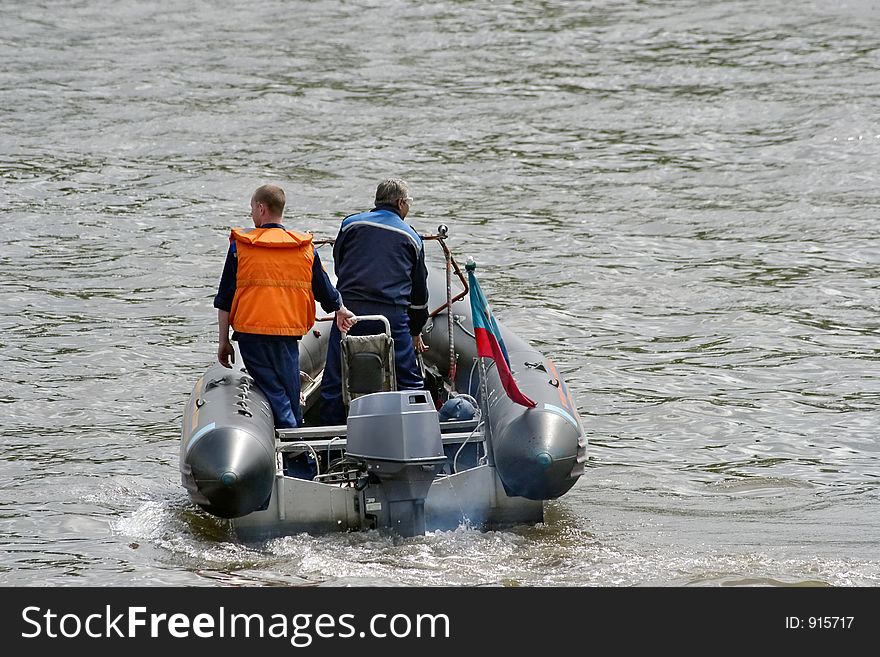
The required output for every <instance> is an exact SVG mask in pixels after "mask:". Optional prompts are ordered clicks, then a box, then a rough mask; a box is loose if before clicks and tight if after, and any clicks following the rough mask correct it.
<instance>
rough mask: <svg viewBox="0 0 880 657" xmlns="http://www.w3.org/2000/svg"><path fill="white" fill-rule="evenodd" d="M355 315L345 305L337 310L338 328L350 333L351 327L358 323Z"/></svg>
mask: <svg viewBox="0 0 880 657" xmlns="http://www.w3.org/2000/svg"><path fill="white" fill-rule="evenodd" d="M354 316H355V315H354V313H353V312H351V311H350V310H349V309H348V308H346V307H345V306H342V307H341V308H340V309H339V310H337V311H336V328H338V329H339V330H340V331H341V332H342V333H348V332H349V331H350V330H351V327H352V326H354V325H355V324H356V323H357V319H354Z"/></svg>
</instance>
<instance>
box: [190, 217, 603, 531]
mask: <svg viewBox="0 0 880 657" xmlns="http://www.w3.org/2000/svg"><path fill="white" fill-rule="evenodd" d="M446 238H447V231H446V228H445V227H444V226H441V227H440V228H439V229H438V232H437V234H436V235H429V236H424V240H425V241H426V243H427V242H429V241H436V242H437V243H438V244H439V245H440V246H441V247H442V250H443V253H444V261H445V271H444V268H437V269H436V270H431V271H429V280H428V282H429V295H430V300H431V306H432V307H434V306H436V307H434V308H433V310H432V311H431V312H430V319H429V320H428V323H427V324H426V326H425V328H424V330H423V338H424V341H425V343H426V344H427V345H428V351H427V352H426V353H425V354H423V355H422V366H423V371H424V374H425V381H426V389H425V390H418V391H414V390H396V389H395V385H394V381H393V376H392V374H393V344H392V346H391V349H390V352H391V353H390V356H391V358H392V360H391V361H390V362H389V361H388V349H387V348H386V349H385V350H384V351H383V350H382V344H383V342H387V341H389V340H390V336H383V335H381V334H380V335H379V336H377V339H376V340H374V341H373V343H372V344H362V345H348V346H349V347H351V348H349V349H346V344H345V338H344V339H343V356H344V358H343V378H344V380H345V383H344V392H346V393H347V394H346V400H347V401H348V419H347V422H346V424H345V425H338V426H321V425H320V424H318V423H317V416H318V413H317V411H318V405H319V404H320V386H321V373H322V370H323V366H324V360H325V356H326V353H327V340H328V337H329V334H330V323H329V322H330V321H332V318H329V317H327V318H320V315H319V320H318V321H317V322H316V324H315V327H314V329H313V330H312V331H311V332H309V333H308V334H307V335H305V336H303V338H302V340H301V341H300V368H301V370H302V374H301V378H302V382H303V399H304V415H305V418H306V420H305V422H304V426H303V427H301V428H296V429H278V430H276V429H275V428H274V423H273V418H272V413H271V410H270V408H269V404H268V402H267V401H266V398H265V397H264V396H263V394H262V393H261V392H260V390H259V389H258V388H257V387H256V386H255V385H254V382H253V379H252V378H251V377H250V376H249V375H248V373H247V371H246V370H245V369H243V367H242V366H241V365H240V364H241V363H242V360H241V358H240V357H238V356H237V357H236V359H235V363H236V364H237V365H235V366H234V367H233V368H232V369H228V368H225V367H223V366H221V365H220V364H219V363H215V364H214V365H212V366H210V367H209V368H208V369H207V371H206V372H205V373H204V375H203V376H202V377H201V378H199V379H198V381H197V382H196V384H195V386H194V388H193V391H192V394H191V396H190V399H189V402H188V404H187V407H186V411H185V413H184V416H183V423H182V424H183V426H182V436H181V445H180V461H179V463H180V472H181V480H182V483H183V486H184V488H185V489H186V491H187V492H188V494H189V498H190V499H191V500H192V502H194V503H195V504H197V505H198V506H200V507H201V508H202V509H204V511H206V512H208V513H210V514H213V515H215V516H218V517H220V518H226V519H228V520H229V522H230V523H231V526H232V529H233V531H234V533H235V534H236V535H237V536H238V537H239V538H240V539H242V540H253V539H257V540H259V539H265V538H271V537H276V536H282V535H290V534H295V533H300V532H308V533H313V534H320V533H327V532H339V531H361V530H370V529H376V530H388V531H393V532H396V533H397V534H399V535H401V536H404V537H408V536H417V535H421V534H424V533H425V532H426V531H435V530H442V529H454V528H456V527H458V526H461V525H465V526H469V527H474V528H480V529H497V528H503V527H509V526H512V525H519V524H534V523H539V522H543V518H544V503H545V501H547V500H552V499H555V498H557V497H559V496H561V495H563V494H564V493H566V492H567V491H568V490H569V489H571V487H572V486H573V485H574V484H575V483H576V481H577V479H578V477H580V476H581V475H582V474H583V471H584V463H585V461H586V447H587V440H586V436H585V434H584V430H583V426H582V423H581V420H580V417H579V415H578V412H577V407H576V405H575V403H574V400H573V399H572V397H571V395H570V393H569V391H568V389H567V387H566V384H565V382H564V381H563V379H562V377H561V376H560V374H559V372H558V371H557V369H556V366H555V365H554V364H553V361H552V360H551V359H550V358H547V357H546V356H544V355H543V354H541V353H540V352H539V351H537V350H536V349H535V348H533V347H531V346H530V345H529V344H528V343H527V342H526V341H525V340H523V339H521V338H520V337H518V336H516V335H514V334H513V333H512V332H510V331H509V330H507V329H506V328H505V327H504V326H503V325H502V324H501V323H497V322H495V321H494V318H493V319H492V324H493V328H494V330H495V331H497V332H498V335H497V337H498V342H499V343H501V344H502V345H503V346H504V348H505V349H504V357H505V360H506V361H509V364H508V363H507V362H505V363H504V364H503V365H504V366H499V364H498V363H497V361H495V360H493V359H491V358H486V357H481V356H479V355H478V345H477V340H476V339H475V333H476V331H475V322H474V317H473V316H472V309H473V304H472V300H471V296H472V295H473V294H474V293H475V290H474V289H472V288H473V287H474V283H473V281H474V280H475V279H473V278H471V276H473V275H474V274H473V269H474V268H475V264H474V263H472V262H469V263H468V265H467V268H468V269H469V270H470V271H469V274H468V277H465V275H464V273H463V272H462V271H461V269H460V267H459V265H458V263H457V262H456V261H455V259H454V258H453V257H452V255H451V254H450V252H449V250H448V248H447V245H446ZM329 242H330V240H323V241H322V242H316V243H329ZM322 255H323V254H322ZM322 260H324V261H325V264H326V265H327V267H328V270H330V266H329V265H330V263H329V261H330V258H327V257H322ZM456 279H457V280H456ZM476 285H477V286H478V283H477V284H476ZM438 300H439V302H438ZM319 312H320V309H319ZM364 319H366V318H364ZM372 319H374V320H376V319H382V318H378V317H373V318H372ZM478 324H479V322H478ZM508 371H509V372H510V373H512V375H513V378H514V380H515V384H516V386H518V390H519V391H521V392H522V393H523V396H525V397H526V398H527V399H528V401H530V402H532V404H531V405H528V406H527V405H523V403H522V402H521V400H520V401H517V400H515V399H513V398H511V396H510V395H509V393H508V391H507V389H506V388H505V383H507V382H509V377H508V381H506V380H505V378H506V375H507V372H508ZM346 377H347V378H346Z"/></svg>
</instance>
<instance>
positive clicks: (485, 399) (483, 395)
mask: <svg viewBox="0 0 880 657" xmlns="http://www.w3.org/2000/svg"><path fill="white" fill-rule="evenodd" d="M464 268H465V270H466V271H468V272H474V271H476V269H477V263H476V262H475V261H474V259H473V257H472V256H468V259H467V262H466V263H465V266H464ZM473 293H474V289H473V288H471V290H470V292H469V294H473ZM477 361H479V364H480V418H481V419H482V421H483V436H484V438H483V441H484V445H485V446H486V463H487V464H488V465H489V466H490V467H493V468H494V467H495V450H493V449H492V430H491V429H490V425H489V385H488V383H487V382H486V376H487V371H488V368H487V367H486V359H485V358H484V357H482V356H480V355H479V354H478V355H477Z"/></svg>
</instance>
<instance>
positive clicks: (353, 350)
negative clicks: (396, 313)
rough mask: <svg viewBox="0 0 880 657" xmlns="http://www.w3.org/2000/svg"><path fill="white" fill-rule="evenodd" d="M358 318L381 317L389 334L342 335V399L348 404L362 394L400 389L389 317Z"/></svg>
mask: <svg viewBox="0 0 880 657" xmlns="http://www.w3.org/2000/svg"><path fill="white" fill-rule="evenodd" d="M358 320H381V321H382V322H383V323H384V324H385V333H378V334H375V335H349V334H344V335H343V336H342V339H341V340H340V350H341V352H342V401H343V403H344V404H345V406H346V407H348V406H349V405H351V400H352V399H357V398H358V397H360V396H362V395H368V394H370V393H373V392H391V391H393V390H397V375H396V374H395V371H394V339H393V338H392V337H391V328H390V326H389V324H388V320H387V319H386V318H385V317H383V316H382V315H361V316H359V317H358Z"/></svg>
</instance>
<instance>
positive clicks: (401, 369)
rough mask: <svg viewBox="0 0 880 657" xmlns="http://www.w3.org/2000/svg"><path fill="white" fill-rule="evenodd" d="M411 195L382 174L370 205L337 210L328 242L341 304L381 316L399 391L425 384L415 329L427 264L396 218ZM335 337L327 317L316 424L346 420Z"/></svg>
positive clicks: (368, 327)
mask: <svg viewBox="0 0 880 657" xmlns="http://www.w3.org/2000/svg"><path fill="white" fill-rule="evenodd" d="M412 202H413V199H412V196H410V192H409V185H407V183H406V182H404V181H403V180H399V179H396V178H390V179H387V180H383V181H382V182H381V183H379V186H378V187H377V188H376V199H375V204H376V207H374V208H373V209H372V210H370V211H369V212H361V213H358V214H353V215H349V216H347V217H345V219H343V221H342V226H341V227H340V229H339V234H338V235H337V237H336V243H335V244H334V246H333V260H334V263H335V267H336V276H337V281H336V289H338V290H339V292H340V294H342V298H343V299H345V306H346V307H347V308H348V309H349V310H350V311H352V312H353V313H354V314H355V315H384V316H385V317H387V318H388V322H389V323H390V324H391V335H392V337H393V338H394V362H395V369H396V374H397V388H398V389H399V390H422V389H424V387H425V381H424V379H423V378H422V375H421V372H420V371H419V366H418V363H417V361H416V351H419V352H424V351H425V350H426V349H427V347H426V346H425V343H424V342H423V341H422V336H421V332H422V327H424V325H425V322H426V321H427V320H428V270H427V269H426V267H425V249H424V246H423V245H422V239H421V238H420V237H419V235H418V233H416V231H415V230H414V229H413V228H412V226H410V225H409V224H407V223H406V222H405V221H404V219H405V218H406V216H407V214H409V210H410V206H411V205H412ZM383 330H384V327H383V326H382V324H381V323H380V322H375V321H372V322H371V321H363V322H358V323H357V324H355V325H354V327H353V328H352V329H351V330H350V333H351V335H367V334H372V333H379V332H381V331H383ZM340 337H341V333H340V331H339V327H338V326H337V325H336V324H334V325H333V326H332V327H331V329H330V342H329V345H328V348H327V364H326V367H325V369H324V378H323V381H322V384H321V422H322V423H323V424H345V420H346V410H345V406H344V404H343V401H342V381H341V378H342V365H341V360H340V347H339V340H340Z"/></svg>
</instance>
